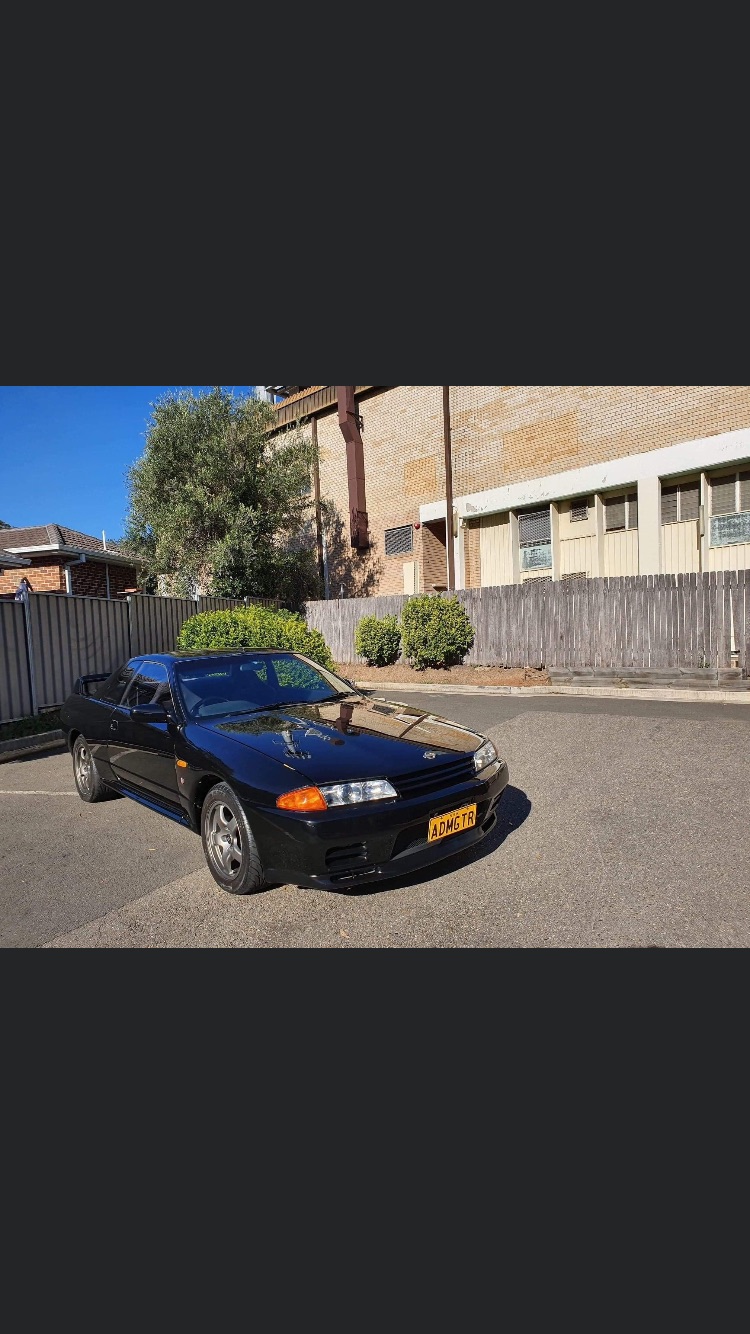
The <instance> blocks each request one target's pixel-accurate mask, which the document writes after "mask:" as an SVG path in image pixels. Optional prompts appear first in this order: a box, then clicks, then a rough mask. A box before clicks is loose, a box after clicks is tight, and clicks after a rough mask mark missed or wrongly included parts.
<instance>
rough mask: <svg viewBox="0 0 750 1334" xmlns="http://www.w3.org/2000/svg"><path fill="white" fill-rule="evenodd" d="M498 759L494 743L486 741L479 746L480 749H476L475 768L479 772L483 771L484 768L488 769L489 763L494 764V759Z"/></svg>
mask: <svg viewBox="0 0 750 1334" xmlns="http://www.w3.org/2000/svg"><path fill="white" fill-rule="evenodd" d="M496 759H497V751H496V750H495V747H494V745H493V743H492V742H491V741H485V743H484V745H483V746H480V747H479V750H475V751H474V768H475V769H476V771H477V773H481V772H482V769H486V768H487V765H488V764H492V762H493V760H496Z"/></svg>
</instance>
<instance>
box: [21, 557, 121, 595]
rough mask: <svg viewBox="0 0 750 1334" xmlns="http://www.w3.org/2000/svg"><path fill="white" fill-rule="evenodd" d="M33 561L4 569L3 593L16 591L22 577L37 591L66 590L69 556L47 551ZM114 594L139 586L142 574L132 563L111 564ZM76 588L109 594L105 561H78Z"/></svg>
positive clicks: (85, 592)
mask: <svg viewBox="0 0 750 1334" xmlns="http://www.w3.org/2000/svg"><path fill="white" fill-rule="evenodd" d="M30 559H31V561H32V563H31V565H24V566H23V568H20V569H17V570H3V571H2V573H0V593H15V591H16V589H17V588H18V585H19V583H20V582H21V579H22V577H24V576H25V577H26V578H27V579H28V581H29V583H30V584H31V591H32V592H33V593H65V592H66V586H65V560H64V558H63V557H62V556H50V555H47V554H45V555H43V556H37V557H36V558H34V557H31V558H30ZM108 568H109V592H110V597H113V598H115V597H117V596H118V595H119V594H121V593H122V592H123V590H124V589H126V588H136V587H137V586H138V577H137V575H136V571H135V568H134V566H132V565H109V566H108ZM70 574H71V579H72V588H73V592H74V593H75V594H77V596H78V597H91V598H105V597H106V596H107V576H106V574H105V570H104V562H103V561H94V560H87V561H86V564H85V565H74V566H73V567H72V569H71V571H70Z"/></svg>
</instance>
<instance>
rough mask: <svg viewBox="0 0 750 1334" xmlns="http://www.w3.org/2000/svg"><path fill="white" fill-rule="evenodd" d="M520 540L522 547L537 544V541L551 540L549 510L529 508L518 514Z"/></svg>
mask: <svg viewBox="0 0 750 1334" xmlns="http://www.w3.org/2000/svg"><path fill="white" fill-rule="evenodd" d="M518 540H519V543H520V545H521V546H522V547H531V546H536V544H537V542H551V541H552V529H551V526H550V517H549V510H548V509H545V510H528V511H527V512H526V513H525V514H519V516H518Z"/></svg>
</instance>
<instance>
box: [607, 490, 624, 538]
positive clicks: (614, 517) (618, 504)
mask: <svg viewBox="0 0 750 1334" xmlns="http://www.w3.org/2000/svg"><path fill="white" fill-rule="evenodd" d="M604 526H605V528H606V530H607V532H608V533H617V532H621V531H622V529H623V528H624V527H625V497H624V496H616V497H608V498H607V499H606V500H605V501H604Z"/></svg>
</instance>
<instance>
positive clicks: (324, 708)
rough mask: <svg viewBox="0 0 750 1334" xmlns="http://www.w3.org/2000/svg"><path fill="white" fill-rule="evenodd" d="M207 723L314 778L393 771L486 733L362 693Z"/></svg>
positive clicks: (449, 754)
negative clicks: (319, 702)
mask: <svg viewBox="0 0 750 1334" xmlns="http://www.w3.org/2000/svg"><path fill="white" fill-rule="evenodd" d="M200 727H201V728H205V729H206V730H208V731H210V732H215V733H217V735H218V736H224V737H231V738H232V739H233V740H235V741H239V742H242V743H243V744H244V745H246V746H248V747H249V748H250V749H252V750H256V751H262V752H263V753H264V754H266V755H269V756H271V757H273V759H276V760H281V761H282V762H283V763H285V764H287V765H290V766H292V767H293V768H295V769H296V770H297V771H298V772H299V773H300V774H301V775H302V776H303V777H305V778H307V779H309V780H310V781H312V782H325V781H331V782H344V781H347V780H348V779H359V778H379V777H393V776H396V775H398V774H406V773H411V772H413V771H414V770H416V769H421V768H423V767H424V766H425V764H426V763H434V764H435V765H436V767H437V766H439V765H440V764H441V762H442V763H450V762H451V761H453V760H455V758H456V757H457V755H461V754H464V755H465V754H466V753H467V752H470V751H474V750H476V749H477V747H478V746H481V744H482V742H483V740H484V738H483V737H482V736H480V735H479V734H478V733H476V732H472V731H470V730H469V729H468V728H466V727H461V726H460V725H459V724H458V723H454V722H451V721H450V720H449V719H447V718H442V717H440V715H438V714H434V713H425V712H424V711H423V710H422V709H415V708H412V707H411V706H410V705H408V704H399V703H396V702H394V701H391V700H382V699H366V700H362V699H359V698H357V697H352V698H348V699H341V700H338V699H337V700H332V701H330V702H328V703H324V704H291V705H287V706H286V707H284V708H280V709H279V708H277V709H269V710H264V711H263V712H262V713H253V714H250V715H244V716H242V717H238V718H217V719H216V720H213V719H212V720H211V721H210V722H209V721H207V720H205V719H204V720H202V721H201V723H200Z"/></svg>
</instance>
